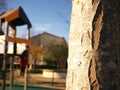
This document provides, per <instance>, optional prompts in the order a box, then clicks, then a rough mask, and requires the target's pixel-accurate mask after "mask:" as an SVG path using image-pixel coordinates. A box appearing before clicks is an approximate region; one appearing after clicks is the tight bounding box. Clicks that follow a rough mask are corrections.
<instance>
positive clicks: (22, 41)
mask: <svg viewBox="0 0 120 90" xmlns="http://www.w3.org/2000/svg"><path fill="white" fill-rule="evenodd" d="M6 41H9V42H16V43H25V44H29V40H27V39H21V38H13V37H10V36H6Z"/></svg>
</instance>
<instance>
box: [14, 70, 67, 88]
mask: <svg viewBox="0 0 120 90" xmlns="http://www.w3.org/2000/svg"><path fill="white" fill-rule="evenodd" d="M19 73H20V71H19V70H15V71H14V83H15V84H19V83H24V80H25V78H24V77H19ZM28 83H29V84H32V85H37V86H42V87H49V88H53V89H57V90H65V84H66V79H62V78H54V79H53V78H45V77H43V76H42V74H30V73H29V74H28Z"/></svg>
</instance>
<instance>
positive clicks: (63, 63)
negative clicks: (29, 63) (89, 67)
mask: <svg viewBox="0 0 120 90" xmlns="http://www.w3.org/2000/svg"><path fill="white" fill-rule="evenodd" d="M47 53H48V55H49V59H50V61H52V62H55V63H56V65H57V69H59V70H60V69H66V67H67V57H68V47H67V46H66V45H53V44H51V45H49V46H48V52H47Z"/></svg>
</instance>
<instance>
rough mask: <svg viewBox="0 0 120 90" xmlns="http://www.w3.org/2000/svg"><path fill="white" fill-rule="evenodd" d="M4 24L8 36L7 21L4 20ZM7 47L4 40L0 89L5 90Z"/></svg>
mask: <svg viewBox="0 0 120 90" xmlns="http://www.w3.org/2000/svg"><path fill="white" fill-rule="evenodd" d="M5 24H6V33H5V36H8V22H5ZM7 49H8V42H7V41H5V45H4V58H3V68H2V69H3V76H2V77H3V80H2V90H5V84H6V57H7Z"/></svg>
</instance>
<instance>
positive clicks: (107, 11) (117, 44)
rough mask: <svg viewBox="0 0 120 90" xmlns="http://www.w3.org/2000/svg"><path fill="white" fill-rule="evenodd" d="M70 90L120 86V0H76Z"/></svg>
mask: <svg viewBox="0 0 120 90" xmlns="http://www.w3.org/2000/svg"><path fill="white" fill-rule="evenodd" d="M72 5H73V6H72V15H71V25H70V38H69V56H68V72H67V81H66V90H119V89H120V10H119V8H120V0H109V1H108V0H73V2H72Z"/></svg>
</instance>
